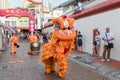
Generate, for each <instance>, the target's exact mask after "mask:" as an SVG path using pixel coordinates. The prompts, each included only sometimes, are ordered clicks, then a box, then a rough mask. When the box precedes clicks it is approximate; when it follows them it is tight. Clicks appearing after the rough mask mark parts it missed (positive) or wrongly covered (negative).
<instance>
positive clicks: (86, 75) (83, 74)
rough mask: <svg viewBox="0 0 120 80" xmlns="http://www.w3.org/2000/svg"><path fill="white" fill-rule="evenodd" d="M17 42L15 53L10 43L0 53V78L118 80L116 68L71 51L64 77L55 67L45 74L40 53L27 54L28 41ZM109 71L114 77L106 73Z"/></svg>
mask: <svg viewBox="0 0 120 80" xmlns="http://www.w3.org/2000/svg"><path fill="white" fill-rule="evenodd" d="M19 44H20V48H18V49H17V53H16V55H11V54H10V49H11V46H10V45H8V48H7V50H6V51H4V52H3V53H2V54H1V55H0V80H120V72H119V71H118V70H116V69H111V68H109V67H108V66H105V65H102V64H98V63H97V62H96V63H95V62H92V61H91V60H89V57H92V56H91V55H89V54H82V55H79V54H77V55H76V54H74V53H71V54H70V56H69V57H68V72H67V74H66V76H65V77H64V78H59V77H58V76H57V71H58V69H57V67H56V72H53V73H51V74H49V75H48V74H45V73H44V65H43V64H42V62H41V61H40V60H41V53H40V55H39V56H31V55H27V52H28V50H29V43H28V42H25V41H24V42H22V43H21V42H20V43H19ZM56 66H57V65H56ZM109 69H110V70H109ZM115 71H116V72H115ZM109 73H110V74H111V75H114V77H113V76H110V75H106V74H109ZM116 74H117V75H116ZM115 75H116V76H115Z"/></svg>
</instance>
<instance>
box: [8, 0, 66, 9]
mask: <svg viewBox="0 0 120 80" xmlns="http://www.w3.org/2000/svg"><path fill="white" fill-rule="evenodd" d="M23 1H24V0H8V7H10V8H11V7H12V8H14V7H22V3H23ZM34 1H41V0H34ZM43 1H44V3H46V1H47V0H43ZM49 1H52V5H53V7H55V6H57V5H59V4H61V3H63V2H65V1H68V0H49Z"/></svg>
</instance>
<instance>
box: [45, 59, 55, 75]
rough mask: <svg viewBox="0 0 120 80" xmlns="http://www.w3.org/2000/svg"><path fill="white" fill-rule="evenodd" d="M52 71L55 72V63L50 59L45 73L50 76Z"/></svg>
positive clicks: (47, 61)
mask: <svg viewBox="0 0 120 80" xmlns="http://www.w3.org/2000/svg"><path fill="white" fill-rule="evenodd" d="M52 71H55V62H54V60H53V58H50V59H48V60H46V64H45V73H47V74H49V73H51V72H52Z"/></svg>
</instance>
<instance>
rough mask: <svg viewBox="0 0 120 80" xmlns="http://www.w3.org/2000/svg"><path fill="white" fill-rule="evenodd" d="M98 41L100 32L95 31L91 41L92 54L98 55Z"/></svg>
mask: <svg viewBox="0 0 120 80" xmlns="http://www.w3.org/2000/svg"><path fill="white" fill-rule="evenodd" d="M100 41H101V36H100V32H99V31H97V32H96V36H95V40H94V42H93V56H99V48H100Z"/></svg>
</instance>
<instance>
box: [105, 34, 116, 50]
mask: <svg viewBox="0 0 120 80" xmlns="http://www.w3.org/2000/svg"><path fill="white" fill-rule="evenodd" d="M105 35H106V38H107V39H108V36H107V33H105ZM107 42H108V47H109V48H114V44H113V43H109V41H108V40H107Z"/></svg>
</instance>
